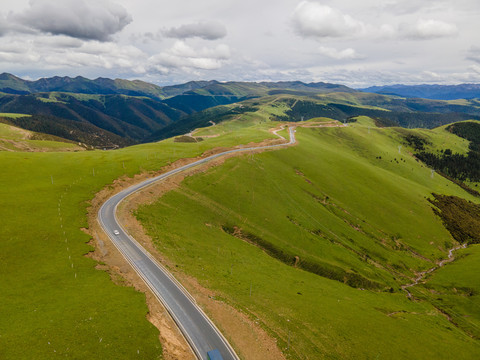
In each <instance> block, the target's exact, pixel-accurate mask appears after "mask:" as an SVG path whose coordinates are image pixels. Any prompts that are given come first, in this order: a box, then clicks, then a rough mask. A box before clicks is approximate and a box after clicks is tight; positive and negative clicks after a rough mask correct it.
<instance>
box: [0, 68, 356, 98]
mask: <svg viewBox="0 0 480 360" xmlns="http://www.w3.org/2000/svg"><path fill="white" fill-rule="evenodd" d="M282 91H294V92H299V91H302V92H305V93H315V92H317V93H318V92H333V91H337V92H355V90H353V89H350V88H348V87H346V86H343V85H336V84H326V83H310V84H305V83H302V82H300V81H284V82H272V83H267V82H261V83H254V82H224V83H221V82H218V81H215V80H211V81H190V82H187V83H185V84H179V85H172V86H164V87H161V86H158V85H154V84H150V83H147V82H144V81H140V80H123V79H115V80H112V79H108V78H97V79H95V80H90V79H87V78H84V77H82V76H77V77H75V78H71V77H68V76H63V77H59V76H54V77H51V78H41V79H38V80H35V81H28V80H23V79H21V78H19V77H17V76H15V75H12V74H8V73H3V74H0V92H4V93H7V94H15V95H28V94H36V93H44V92H67V93H78V94H94V95H127V96H137V97H149V98H152V99H155V100H163V99H166V98H172V97H175V96H179V95H183V94H187V95H192V94H197V95H203V96H211V95H216V96H218V95H219V96H235V97H237V98H241V97H252V96H263V95H268V94H273V93H278V92H282Z"/></svg>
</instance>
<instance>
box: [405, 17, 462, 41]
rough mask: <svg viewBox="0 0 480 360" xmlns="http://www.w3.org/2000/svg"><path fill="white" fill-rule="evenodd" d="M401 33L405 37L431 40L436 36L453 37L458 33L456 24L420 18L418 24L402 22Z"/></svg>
mask: <svg viewBox="0 0 480 360" xmlns="http://www.w3.org/2000/svg"><path fill="white" fill-rule="evenodd" d="M400 33H401V35H403V36H404V37H407V38H409V39H414V40H430V39H435V38H443V37H451V36H455V35H457V34H458V28H457V26H456V25H455V24H450V23H446V22H444V21H440V20H433V19H419V20H418V21H417V22H416V24H414V25H413V26H412V25H408V24H402V25H401V26H400Z"/></svg>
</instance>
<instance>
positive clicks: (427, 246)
mask: <svg viewBox="0 0 480 360" xmlns="http://www.w3.org/2000/svg"><path fill="white" fill-rule="evenodd" d="M214 128H215V127H212V128H210V130H209V131H213V130H214ZM411 133H416V130H411ZM403 135H404V131H403V130H402V131H398V130H397V129H378V128H375V127H374V125H373V122H372V121H371V120H369V119H366V118H360V119H359V121H358V122H357V123H355V124H352V125H351V126H349V127H348V128H332V129H325V128H323V129H298V130H297V138H298V140H299V144H298V145H297V146H295V147H292V148H289V149H287V150H281V151H270V152H265V153H262V154H259V155H255V156H252V155H245V156H243V157H241V158H235V159H230V160H228V161H226V162H225V164H224V165H222V166H220V167H217V168H213V169H211V170H209V171H208V172H207V173H205V174H201V175H195V176H193V177H190V178H187V179H186V180H184V182H183V184H182V185H181V187H180V188H178V189H176V190H173V191H171V192H169V193H167V194H166V195H164V196H163V197H162V198H161V199H160V200H159V201H158V202H157V203H155V204H153V205H149V206H143V207H141V208H140V209H139V211H138V213H137V216H138V218H139V219H140V220H141V221H142V222H143V224H144V226H145V227H146V228H147V230H148V233H149V234H150V235H151V236H152V238H153V239H154V241H155V243H156V245H157V247H158V248H159V249H160V251H161V252H162V254H165V255H166V256H167V257H169V258H170V259H171V260H172V261H173V263H174V264H176V266H178V268H176V269H180V271H181V272H184V273H186V274H188V275H191V276H194V277H196V278H197V279H198V280H199V282H200V283H201V284H202V285H203V286H205V287H207V288H210V289H212V290H213V291H214V293H215V298H216V299H222V300H223V301H225V302H227V303H229V304H232V305H233V306H235V307H237V308H239V309H241V311H242V312H244V313H247V314H249V315H250V316H251V317H252V318H253V319H256V318H258V319H259V321H260V323H261V324H262V325H263V326H264V327H265V328H266V329H267V330H268V331H269V332H270V333H271V334H273V336H275V337H276V338H277V341H278V344H279V347H280V348H281V349H282V350H283V351H284V353H285V354H286V356H287V358H292V359H323V358H331V359H372V358H378V359H404V358H416V359H433V358H435V359H451V358H458V359H460V358H461V359H475V358H477V357H478V355H479V354H480V345H479V343H478V341H477V340H474V339H472V337H470V336H469V334H472V332H473V334H474V336H478V335H480V332H478V331H477V330H478V329H477V330H475V329H476V323H477V320H478V298H477V297H469V298H466V297H465V299H464V302H465V304H463V303H460V302H459V303H456V302H455V301H456V300H451V303H455V304H456V305H455V309H454V311H453V312H452V313H451V314H450V313H449V312H448V311H449V309H448V306H443V305H449V304H448V303H445V304H443V305H442V304H439V303H438V300H436V299H435V298H433V297H431V296H430V295H428V294H426V295H424V296H423V297H424V299H425V301H412V300H409V299H408V297H407V296H406V294H405V292H403V291H401V290H400V286H401V285H403V284H408V283H411V282H412V280H411V279H412V278H413V277H414V273H415V272H418V271H421V270H426V269H429V268H431V267H433V266H435V261H437V260H439V259H442V258H446V256H447V251H448V249H449V248H451V247H453V246H454V241H453V240H452V239H451V236H450V234H449V233H448V232H447V231H446V230H445V228H444V227H443V225H442V224H441V221H440V220H439V219H438V218H436V216H435V215H434V213H433V211H432V210H431V206H430V204H429V203H428V201H427V198H428V197H430V194H431V193H432V192H436V193H444V194H451V195H457V196H461V197H463V198H466V199H469V200H472V201H475V202H477V203H478V199H475V198H472V197H471V196H470V195H469V194H467V193H466V192H465V191H463V190H462V189H461V188H459V187H458V186H456V185H454V184H452V183H451V182H449V181H447V180H446V179H444V178H442V177H440V176H438V175H436V174H434V175H433V177H432V173H431V171H430V170H429V169H428V168H426V167H425V166H423V165H422V164H421V163H419V162H417V161H416V160H415V159H414V158H413V157H412V156H411V155H410V151H411V149H409V148H408V147H407V146H406V145H405V143H404V140H403ZM424 135H425V136H428V137H429V139H430V140H431V141H432V143H434V142H435V143H436V142H437V141H442V142H444V143H448V144H452V145H453V144H455V146H457V148H458V149H459V150H465V149H466V147H467V145H468V144H466V143H464V142H459V141H458V140H457V138H456V137H454V136H453V135H451V134H448V133H444V132H440V131H433V132H426V133H424ZM400 146H401V147H400ZM467 251H472V252H474V253H476V250H475V249H473V248H472V249H468V250H467ZM468 259H470V261H468V262H466V261H467V260H468ZM474 259H476V255H472V256H471V257H466V258H465V260H463V259H462V260H459V261H458V263H456V264H463V265H459V267H458V268H457V270H456V272H455V271H454V270H450V269H455V268H454V267H453V266H452V265H447V266H446V267H445V268H443V269H441V271H439V272H438V275H437V274H436V273H435V274H434V275H433V279H432V280H431V281H432V283H431V284H432V285H431V286H446V287H447V288H449V289H450V286H451V284H450V283H448V281H447V280H448V279H449V278H450V279H452V278H455V277H456V276H459V273H462V272H466V273H468V275H466V278H465V279H466V280H465V282H468V280H467V279H468V278H469V277H474V276H476V274H477V273H478V270H479V267H480V265H479V263H478V262H477V261H475V260H474ZM462 261H463V262H462ZM450 271H454V272H450ZM443 273H445V275H443ZM442 276H444V277H442ZM347 284H349V285H350V286H348V285H347ZM438 284H442V285H438ZM475 284H476V282H475V281H474V282H473V283H472V284H471V286H473V287H475V289H476V285H475ZM459 286H460V285H459ZM365 287H366V288H367V289H366V290H364V288H365ZM250 289H251V290H250ZM369 289H370V290H369ZM250 291H251V295H250ZM418 291H419V292H420V290H418ZM437 307H438V308H440V309H441V311H440V310H439V309H438V308H437ZM442 311H445V312H447V313H449V315H450V316H451V317H452V318H453V319H454V322H455V318H456V317H458V316H461V317H462V319H463V321H464V323H462V324H460V325H459V326H455V325H454V324H453V323H452V322H450V321H448V320H447V318H446V316H445V315H444V314H443V313H442ZM467 327H470V329H469V331H470V332H469V333H468V334H467V333H466V332H465V331H466V329H467Z"/></svg>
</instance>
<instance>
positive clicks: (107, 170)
mask: <svg viewBox="0 0 480 360" xmlns="http://www.w3.org/2000/svg"><path fill="white" fill-rule="evenodd" d="M1 129H4V128H0V130H1ZM4 130H5V129H4ZM1 131H3V130H1ZM6 131H7V130H5V132H6ZM252 134H253V136H251V137H249V134H248V131H244V133H242V134H231V133H229V134H225V135H224V136H222V137H217V138H212V139H206V140H205V141H202V142H200V143H191V144H182V143H174V142H173V140H167V141H163V142H161V143H152V144H146V145H139V146H135V147H131V148H126V149H121V150H115V151H84V152H77V153H66V152H54V153H33V152H29V153H27V152H2V153H0V163H1V166H2V171H1V172H0V199H1V207H0V228H1V229H2V233H1V235H0V289H2V301H1V302H0V314H1V316H0V359H2V360H3V359H52V358H55V357H62V358H65V357H67V358H76V359H136V358H138V359H157V358H161V357H162V355H161V354H162V351H161V345H160V343H159V340H158V331H157V330H156V329H155V328H154V327H153V325H151V324H150V323H149V322H148V321H147V320H146V318H145V316H146V312H147V307H146V304H145V297H144V295H143V294H140V293H137V292H135V291H134V290H133V289H132V288H127V287H120V286H117V285H114V284H113V283H112V282H111V280H110V278H109V275H108V274H107V273H105V272H102V271H98V270H96V269H95V266H96V264H95V262H94V261H93V260H91V259H89V258H87V257H85V256H84V255H85V254H86V253H88V252H90V251H92V247H91V246H89V245H87V244H86V243H87V242H88V241H89V240H90V238H89V236H87V235H86V234H84V233H83V232H82V231H81V230H80V229H81V228H84V227H86V226H87V219H86V208H87V206H88V201H89V200H90V199H92V198H93V197H94V195H95V193H96V192H98V191H99V190H100V189H102V188H103V187H104V186H106V185H108V184H111V183H112V181H113V180H114V179H116V178H118V177H120V176H123V175H126V176H132V175H134V174H136V173H139V172H144V171H153V170H158V169H160V168H161V167H162V166H164V165H166V164H168V163H170V162H172V161H174V160H176V159H179V158H185V157H194V156H197V155H200V154H201V153H203V152H205V151H206V150H208V149H212V148H214V147H227V146H233V145H236V144H238V143H242V141H245V142H250V141H251V140H252V139H257V140H261V139H264V138H266V137H270V136H272V135H271V134H270V133H268V132H267V131H258V130H255V131H252Z"/></svg>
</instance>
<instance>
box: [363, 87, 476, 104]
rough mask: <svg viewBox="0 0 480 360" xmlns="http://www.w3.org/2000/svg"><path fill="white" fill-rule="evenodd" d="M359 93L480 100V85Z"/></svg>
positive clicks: (389, 89)
mask: <svg viewBox="0 0 480 360" xmlns="http://www.w3.org/2000/svg"><path fill="white" fill-rule="evenodd" d="M361 91H364V92H372V93H377V94H385V95H397V96H401V97H407V98H412V97H415V98H423V99H436V100H457V99H475V98H480V84H461V85H390V86H372V87H369V88H365V89H361Z"/></svg>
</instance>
